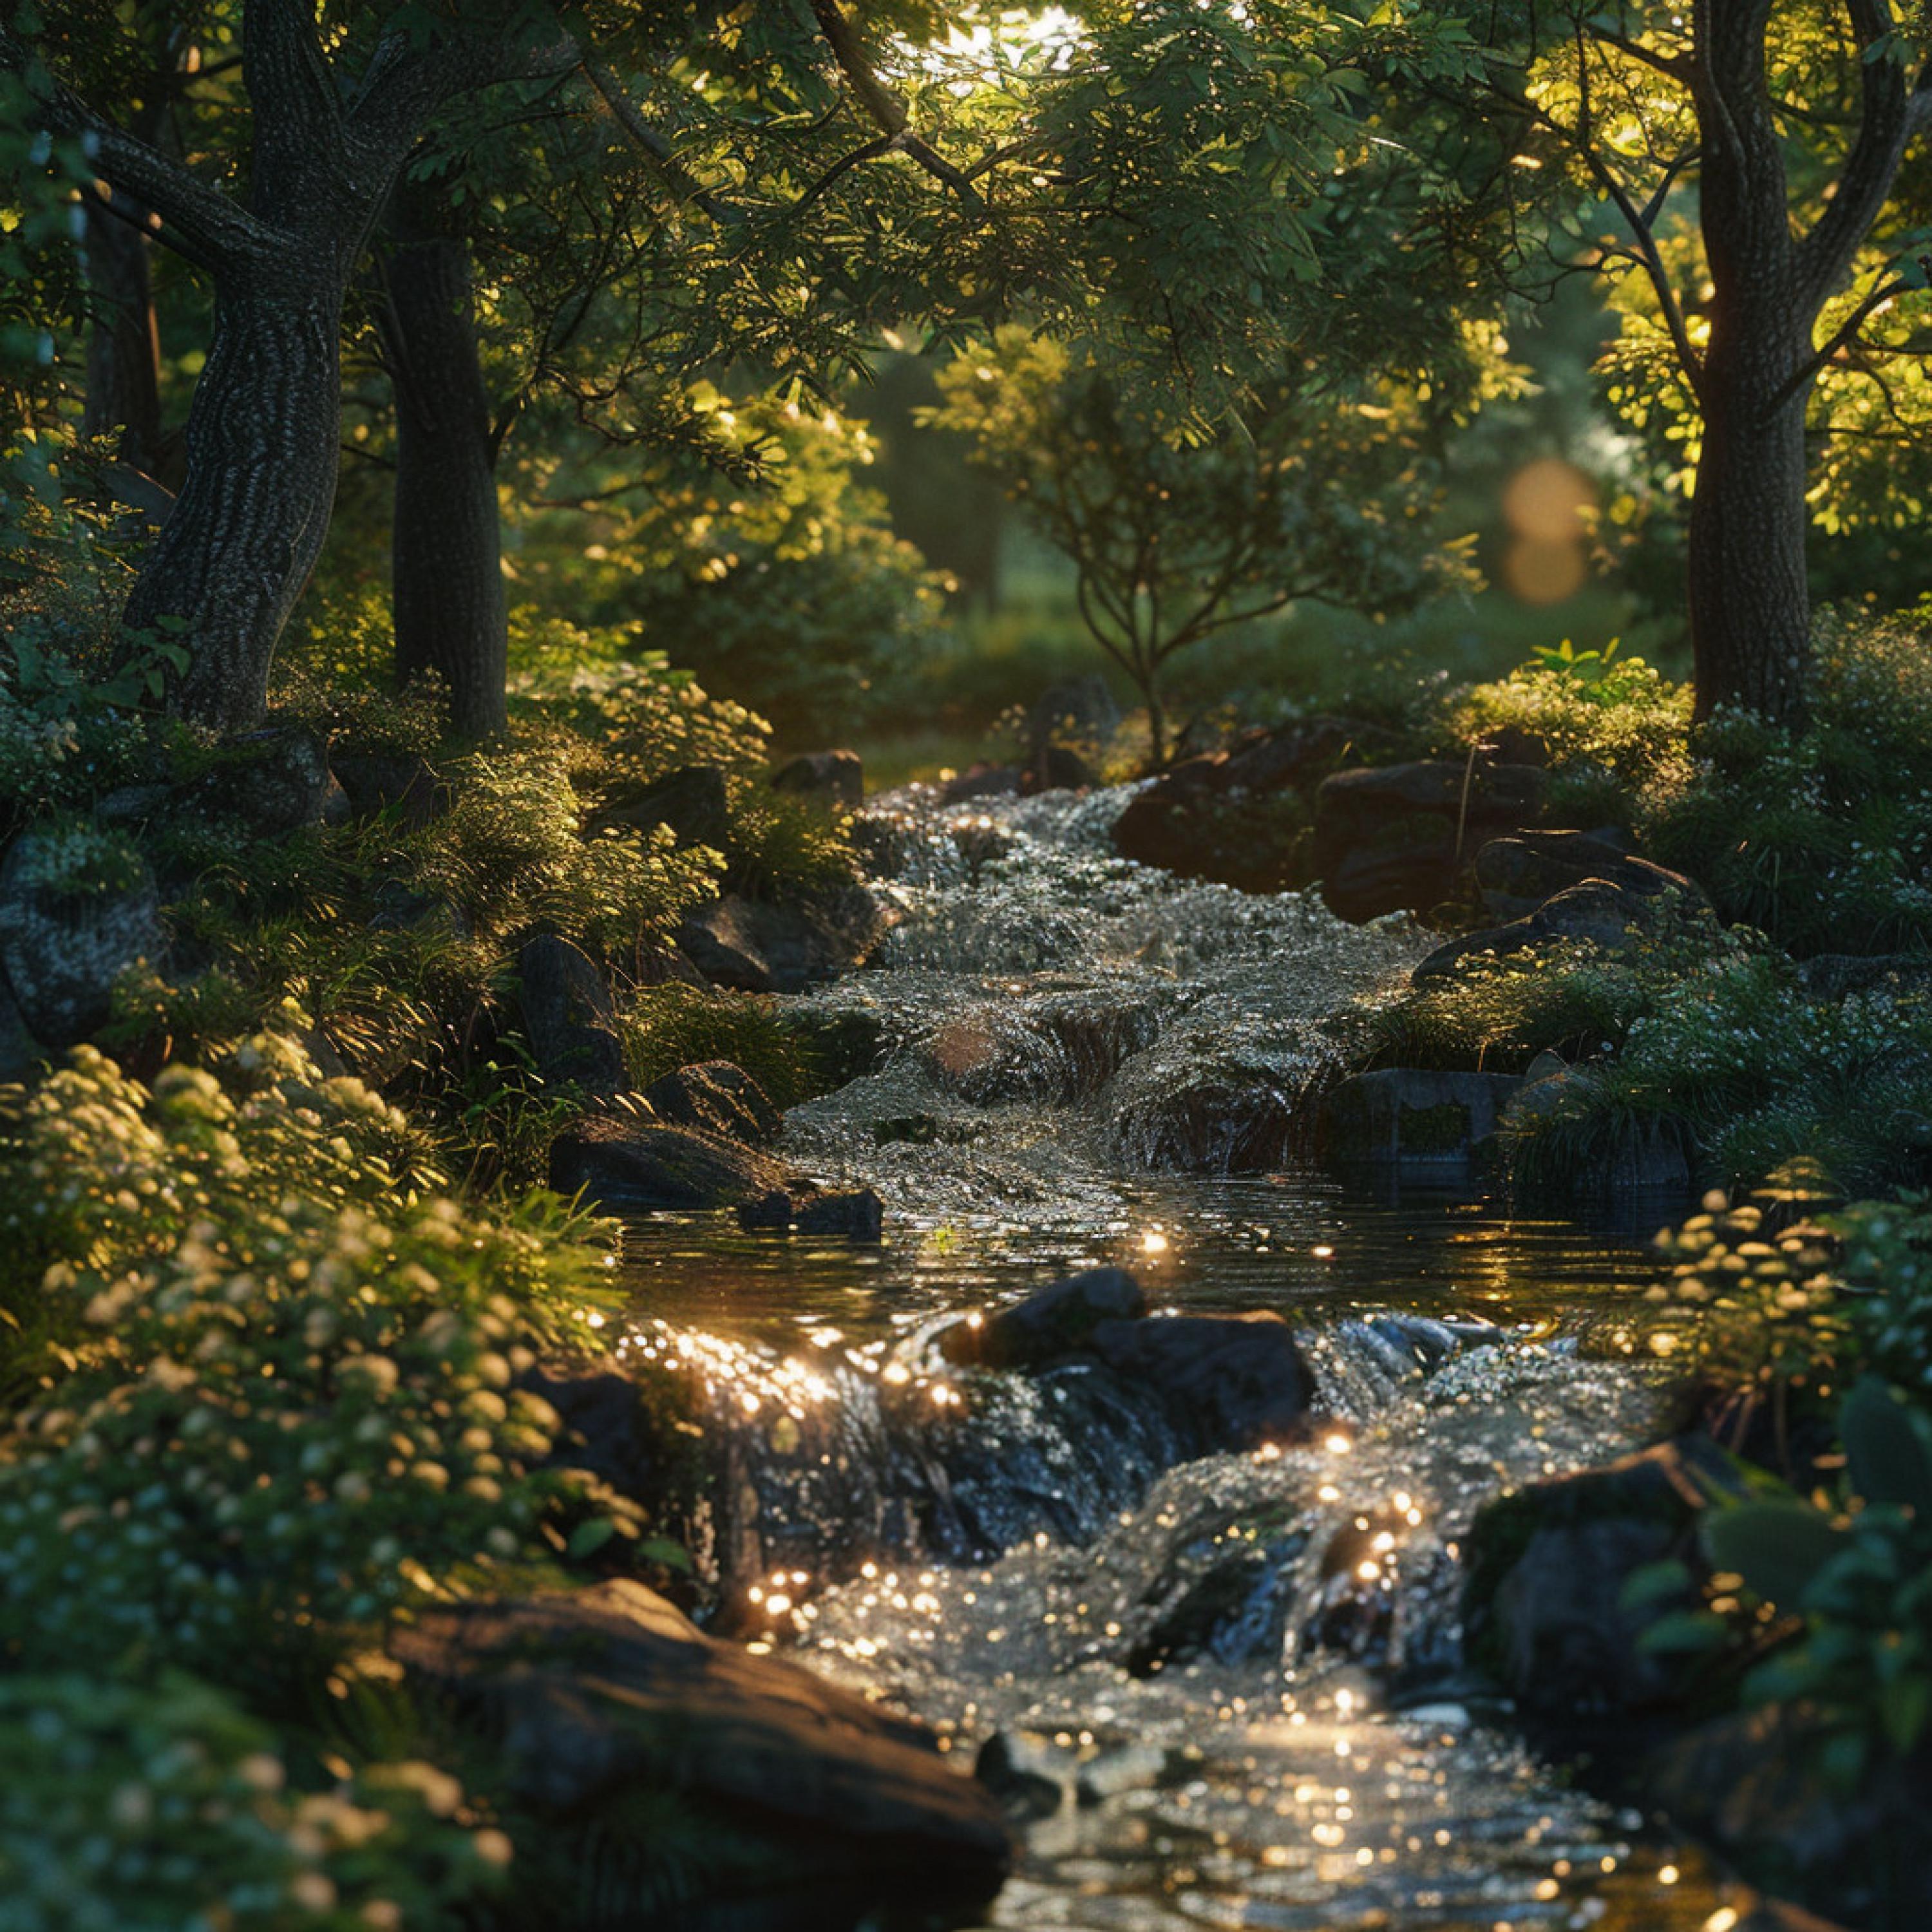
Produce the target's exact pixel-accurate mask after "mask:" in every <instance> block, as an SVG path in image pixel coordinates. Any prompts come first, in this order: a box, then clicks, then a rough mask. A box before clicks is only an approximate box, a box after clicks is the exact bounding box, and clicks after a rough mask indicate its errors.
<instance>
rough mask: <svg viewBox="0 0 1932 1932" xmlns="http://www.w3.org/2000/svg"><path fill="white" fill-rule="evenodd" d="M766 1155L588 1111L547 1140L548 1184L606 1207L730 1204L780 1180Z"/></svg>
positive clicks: (688, 1132)
mask: <svg viewBox="0 0 1932 1932" xmlns="http://www.w3.org/2000/svg"><path fill="white" fill-rule="evenodd" d="M784 1178H785V1176H784V1169H783V1168H781V1166H779V1165H778V1163H777V1162H776V1161H775V1160H772V1158H771V1157H769V1155H767V1154H760V1153H759V1152H757V1151H756V1150H755V1149H754V1148H748V1147H745V1146H742V1145H740V1144H739V1142H736V1141H727V1140H721V1139H718V1137H717V1136H715V1135H712V1134H705V1133H695V1132H694V1131H693V1130H691V1129H690V1128H688V1127H658V1126H654V1125H652V1124H649V1123H646V1122H641V1121H635V1120H631V1119H628V1118H619V1117H617V1116H616V1115H607V1114H592V1115H587V1116H586V1118H584V1119H583V1120H581V1121H578V1122H577V1124H576V1125H575V1126H574V1127H568V1128H566V1129H565V1130H564V1131H563V1132H562V1133H560V1134H559V1135H558V1136H557V1137H556V1139H555V1140H554V1141H553V1142H551V1143H550V1185H551V1187H553V1188H555V1189H556V1191H557V1192H558V1193H559V1194H565V1195H574V1194H576V1193H577V1192H578V1191H579V1190H582V1191H583V1193H585V1194H586V1196H588V1197H589V1199H591V1200H592V1201H593V1202H598V1203H599V1204H601V1205H604V1206H607V1207H610V1208H688V1209H697V1208H730V1207H733V1206H735V1205H736V1204H737V1203H738V1202H740V1201H745V1200H748V1199H752V1198H753V1197H754V1196H760V1195H764V1194H768V1193H770V1192H771V1190H772V1189H773V1188H775V1187H782V1186H783V1184H784Z"/></svg>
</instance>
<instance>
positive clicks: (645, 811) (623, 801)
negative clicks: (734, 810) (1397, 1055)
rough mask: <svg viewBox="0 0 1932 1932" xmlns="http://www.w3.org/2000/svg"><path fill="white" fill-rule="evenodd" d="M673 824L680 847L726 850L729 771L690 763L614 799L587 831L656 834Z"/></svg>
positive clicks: (588, 834)
mask: <svg viewBox="0 0 1932 1932" xmlns="http://www.w3.org/2000/svg"><path fill="white" fill-rule="evenodd" d="M660 825H667V826H670V829H671V831H672V832H673V833H674V834H675V835H676V838H677V842H678V843H679V844H680V845H708V846H709V847H711V848H712V850H714V851H717V850H722V849H723V847H724V841H725V839H726V838H727V836H728V835H729V833H730V800H729V799H728V798H727V796H726V792H725V786H724V772H723V770H722V769H721V767H719V766H716V765H685V766H682V767H681V768H680V769H678V770H676V771H674V772H671V773H670V774H669V775H667V776H666V777H664V778H659V779H658V780H657V781H655V783H654V784H647V785H646V786H644V787H643V788H642V789H641V790H636V791H633V792H631V793H628V794H626V795H624V796H618V797H615V798H613V799H610V800H609V801H608V802H607V803H606V804H605V805H604V806H603V808H601V810H600V811H598V812H597V813H595V814H594V815H593V816H592V818H591V820H590V822H589V824H588V825H587V826H585V828H584V835H585V837H586V838H596V837H598V836H599V835H601V834H602V833H604V832H613V831H631V832H646V833H648V832H654V831H655V830H656V829H657V828H658V826H660Z"/></svg>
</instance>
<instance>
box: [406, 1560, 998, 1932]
mask: <svg viewBox="0 0 1932 1932" xmlns="http://www.w3.org/2000/svg"><path fill="white" fill-rule="evenodd" d="M392 1649H393V1650H394V1652H395V1655H396V1656H397V1658H398V1661H400V1662H401V1664H402V1666H403V1668H404V1672H405V1673H406V1675H407V1679H408V1680H409V1681H410V1682H412V1683H413V1684H414V1685H416V1686H417V1687H419V1689H421V1690H423V1691H429V1692H431V1693H433V1694H434V1696H435V1697H436V1698H437V1701H438V1702H439V1703H440V1704H441V1705H442V1706H443V1707H444V1708H445V1709H447V1710H449V1712H451V1713H452V1715H453V1716H454V1717H455V1719H456V1720H457V1721H458V1722H459V1723H460V1724H463V1725H464V1726H465V1727H466V1728H469V1729H470V1730H474V1731H475V1732H476V1733H478V1735H479V1736H484V1737H487V1738H488V1739H490V1747H489V1748H490V1752H491V1755H492V1757H493V1760H494V1762H495V1763H496V1765H497V1766H498V1768H499V1772H500V1775H501V1776H502V1779H503V1781H504V1783H505V1787H506V1789H507V1790H508V1793H510V1794H511V1796H512V1797H513V1798H514V1800H515V1802H517V1805H518V1806H519V1807H520V1808H526V1809H527V1810H529V1811H531V1812H533V1813H534V1814H535V1815H536V1816H537V1817H538V1819H540V1820H541V1821H542V1822H543V1824H544V1828H545V1829H546V1831H547V1832H556V1833H562V1834H565V1835H580V1840H581V1845H582V1849H583V1855H585V1856H586V1857H589V1858H597V1859H601V1860H602V1861H603V1862H604V1864H605V1865H606V1866H607V1867H609V1870H607V1872H605V1873H603V1874H602V1875H601V1880H600V1889H603V1890H607V1889H608V1888H610V1886H611V1885H620V1884H621V1882H622V1873H624V1872H625V1871H626V1870H640V1869H641V1870H644V1871H646V1872H648V1871H649V1869H650V1854H651V1853H652V1852H653V1851H654V1850H655V1851H656V1852H659V1853H660V1854H661V1855H664V1856H667V1857H668V1856H671V1855H676V1852H678V1850H679V1847H678V1846H675V1845H672V1844H669V1843H666V1844H663V1845H661V1846H653V1845H652V1843H650V1842H649V1840H648V1838H646V1839H645V1840H644V1841H642V1842H639V1841H637V1839H636V1838H635V1835H634V1833H635V1827H634V1826H633V1825H632V1824H631V1823H629V1822H628V1821H629V1820H631V1819H633V1818H634V1817H637V1816H638V1815H639V1814H640V1803H641V1805H642V1808H643V1812H644V1813H645V1814H648V1811H649V1804H650V1800H651V1796H652V1794H653V1793H657V1794H662V1796H661V1797H660V1798H659V1799H658V1802H659V1803H660V1804H661V1803H662V1802H664V1799H668V1798H670V1796H672V1795H673V1794H676V1796H677V1798H678V1799H681V1800H682V1802H683V1805H685V1807H687V1808H688V1807H691V1806H695V1807H697V1808H700V1811H702V1812H703V1814H705V1819H706V1822H709V1823H712V1824H713V1825H714V1826H716V1825H722V1826H726V1827H728V1828H730V1831H731V1833H732V1838H736V1839H737V1841H739V1843H742V1838H743V1836H744V1835H751V1837H753V1838H754V1839H756V1840H759V1841H763V1842H761V1843H759V1844H758V1845H757V1848H756V1849H755V1850H754V1852H753V1853H752V1855H751V1856H749V1857H744V1856H742V1855H740V1857H739V1859H738V1860H737V1861H733V1862H727V1869H726V1870H724V1872H722V1873H718V1874H716V1875H715V1876H714V1875H713V1874H712V1873H709V1872H708V1871H707V1873H706V1891H707V1893H708V1894H710V1895H711V1896H712V1897H714V1898H715V1897H718V1895H719V1894H723V1895H724V1897H731V1896H732V1895H733V1894H734V1893H735V1892H737V1891H739V1890H740V1889H741V1888H742V1890H744V1891H751V1892H756V1893H760V1894H765V1893H769V1892H772V1891H777V1890H778V1889H780V1888H782V1889H783V1891H785V1892H786V1893H787V1894H790V1895H793V1896H796V1894H797V1891H798V1888H799V1887H801V1886H803V1887H805V1888H808V1890H809V1891H810V1894H811V1896H812V1897H814V1900H816V1901H818V1902H820V1903H823V1902H825V1901H826V1900H827V1898H828V1897H829V1896H839V1895H842V1892H843V1889H844V1888H856V1892H857V1894H858V1897H859V1900H860V1901H862V1902H868V1903H871V1904H872V1905H874V1906H877V1905H881V1904H883V1903H887V1902H888V1901H889V1900H892V1898H894V1897H896V1896H897V1895H898V1894H899V1893H900V1892H901V1891H904V1890H906V1889H914V1890H916V1891H917V1892H918V1893H919V1895H920V1896H922V1897H926V1896H930V1895H932V1894H938V1895H939V1896H940V1897H945V1896H947V1895H949V1894H964V1895H965V1896H967V1897H986V1896H990V1894H992V1891H994V1890H995V1888H997V1887H998V1884H999V1882H1000V1880H1001V1878H1002V1877H1003V1876H1004V1873H1005V1871H1006V1869H1007V1858H1008V1849H1007V1834H1006V1830H1005V1827H1004V1825H1003V1823H1001V1818H1000V1816H999V1811H998V1806H997V1805H995V1802H993V1800H992V1798H991V1797H990V1796H989V1794H988V1793H987V1792H986V1790H985V1789H984V1788H983V1787H981V1786H980V1785H978V1784H976V1783H974V1781H972V1780H971V1779H970V1778H965V1777H963V1776H962V1775H959V1773H958V1772H955V1771H953V1770H952V1769H950V1767H949V1766H947V1763H945V1761H944V1759H942V1758H941V1757H940V1756H939V1754H938V1752H937V1751H935V1749H933V1748H932V1741H931V1739H930V1738H929V1736H928V1735H927V1734H926V1733H925V1732H923V1731H922V1730H920V1729H919V1728H918V1727H916V1726H915V1725H913V1724H910V1723H909V1722H907V1721H904V1720H903V1719H900V1718H893V1717H891V1716H889V1715H887V1714H886V1713H885V1712H882V1711H880V1710H879V1709H877V1708H876V1707H874V1706H871V1705H869V1704H867V1703H863V1702H862V1701H861V1700H859V1699H858V1698H856V1697H851V1696H850V1695H848V1694H846V1693H844V1692H843V1691H837V1690H835V1689H833V1688H832V1687H831V1686H830V1685H827V1684H825V1683H823V1682H821V1681H820V1679H817V1678H815V1677H814V1676H811V1674H810V1673H808V1672H806V1671H804V1670H799V1669H797V1668H796V1667H795V1666H793V1665H791V1664H786V1663H783V1662H781V1661H779V1660H778V1658H771V1657H763V1656H754V1655H751V1653H750V1652H747V1651H745V1650H743V1649H739V1647H737V1646H734V1645H731V1644H728V1643H721V1642H719V1641H718V1640H715V1639H714V1638H711V1637H706V1636H705V1635H703V1634H702V1633H701V1632H700V1631H697V1629H696V1628H694V1627H693V1626H692V1625H691V1623H690V1622H688V1620H687V1619H685V1617H683V1616H681V1615H680V1614H679V1613H678V1612H677V1611H676V1610H674V1609H673V1607H671V1606H670V1604H667V1602H665V1601H664V1599H663V1598H661V1597H658V1596H656V1595H654V1594H653V1593H652V1592H650V1591H649V1590H647V1589H644V1588H643V1586H641V1585H639V1584H636V1583H629V1582H626V1581H622V1580H613V1581H611V1582H608V1583H601V1584H598V1585H596V1586H594V1587H592V1588H590V1589H583V1590H577V1591H571V1592H554V1593H547V1594H544V1595H538V1596H534V1597H530V1598H524V1599H523V1600H521V1601H509V1602H496V1603H478V1604H464V1605H463V1606H462V1607H460V1608H458V1609H455V1610H436V1611H432V1612H431V1613H428V1614H427V1615H425V1616H422V1618H420V1619H419V1620H418V1621H417V1622H416V1624H415V1625H413V1626H412V1627H410V1628H403V1629H399V1630H398V1631H396V1633H395V1635H394V1638H393V1641H392ZM684 1829H688V1827H685V1828H684ZM698 1829H699V1835H700V1841H701V1842H703V1843H707V1844H709V1845H712V1846H728V1845H730V1843H731V1842H732V1838H727V1837H726V1836H724V1835H722V1833H714V1832H707V1831H706V1830H705V1829H704V1826H703V1824H702V1823H700V1826H699V1828H698ZM606 1841H608V1843H616V1844H619V1845H621V1846H623V1848H624V1849H625V1852H626V1854H627V1856H626V1858H624V1859H622V1860H619V1861H615V1862H614V1863H613V1861H611V1859H610V1855H609V1852H608V1850H607V1843H606ZM684 1849H685V1854H686V1855H688V1845H687V1846H685V1848H684ZM760 1867H762V1869H760ZM607 1904H608V1909H606V1910H604V1911H603V1912H600V1913H599V1914H598V1921H597V1922H598V1923H601V1924H643V1923H645V1922H646V1921H648V1920H649V1919H651V1918H652V1917H653V1916H654V1907H653V1905H652V1902H651V1900H649V1897H648V1896H638V1897H628V1898H626V1897H617V1898H615V1899H613V1900H609V1901H607ZM859 1915H863V1903H861V1909H860V1912H859Z"/></svg>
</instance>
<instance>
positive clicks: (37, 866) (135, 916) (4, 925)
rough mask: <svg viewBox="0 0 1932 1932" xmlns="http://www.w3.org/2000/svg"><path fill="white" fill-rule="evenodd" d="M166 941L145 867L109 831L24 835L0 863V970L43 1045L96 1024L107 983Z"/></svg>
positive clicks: (80, 1035) (109, 988)
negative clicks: (108, 833) (104, 832)
mask: <svg viewBox="0 0 1932 1932" xmlns="http://www.w3.org/2000/svg"><path fill="white" fill-rule="evenodd" d="M165 945H166V931H165V929H164V928H163V926H162V923H161V911H160V893H159V892H158V890H157V887H156V886H155V883H154V874H153V873H152V872H151V871H150V870H149V869H148V865H147V862H146V861H145V859H142V857H141V856H139V853H136V852H135V851H134V850H133V849H132V847H129V846H127V845H126V844H124V843H122V842H121V841H119V840H118V839H117V838H113V837H112V836H111V835H105V834H101V833H97V832H89V831H85V830H73V831H65V832H26V833H25V834H23V835H22V836H21V837H20V838H17V839H16V840H15V841H13V845H12V846H11V847H10V849H9V850H8V851H7V856H6V859H5V861H4V862H0V976H4V978H5V983H6V984H7V987H8V988H9V989H10V991H11V992H12V994H13V1001H14V1003H15V1004H16V1005H17V1007H18V1010H19V1013H20V1019H21V1022H23V1024H24V1025H25V1026H26V1028H27V1030H28V1032H29V1033H31V1034H32V1035H33V1036H34V1038H35V1039H37V1040H38V1041H39V1042H40V1044H41V1045H42V1046H44V1047H45V1048H46V1049H48V1050H49V1052H55V1053H58V1052H63V1051H65V1049H67V1048H68V1047H70V1046H74V1045H75V1044H76V1043H78V1042H80V1041H81V1040H85V1039H86V1038H87V1037H88V1036H89V1034H92V1032H94V1031H95V1029H96V1028H98V1027H101V1026H102V1025H105V1024H106V1023H107V1020H108V1019H109V1018H110V1015H111V1014H112V1012H113V989H114V983H115V980H116V979H118V977H120V975H121V974H122V973H123V972H124V971H126V970H127V968H129V967H130V966H133V965H136V964H138V963H139V962H141V961H142V960H144V959H158V958H159V957H160V954H161V952H162V950H163V947H164V946H165Z"/></svg>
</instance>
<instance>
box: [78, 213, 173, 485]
mask: <svg viewBox="0 0 1932 1932" xmlns="http://www.w3.org/2000/svg"><path fill="white" fill-rule="evenodd" d="M117 205H118V206H120V207H121V208H122V209H123V210H124V212H123V213H121V214H116V213H113V212H110V211H109V210H108V209H107V208H104V207H103V206H101V204H100V203H98V202H92V201H90V202H87V203H86V221H87V230H86V238H85V242H84V244H83V248H84V252H85V260H86V275H87V293H88V298H89V307H90V308H91V309H92V318H91V325H90V328H89V334H88V340H87V398H86V404H84V406H83V409H82V412H81V419H80V428H81V434H83V436H90V437H92V436H106V435H107V434H110V432H111V431H114V430H116V429H118V430H119V431H121V443H120V448H119V450H118V455H119V456H120V458H121V461H122V462H123V463H131V464H132V465H133V467H134V468H135V469H139V470H142V471H145V472H146V473H147V474H148V475H154V474H156V473H157V468H158V466H159V463H160V447H161V392H160V342H159V339H158V338H157V335H156V334H155V330H154V293H153V290H152V287H151V284H150V283H149V280H148V246H149V244H148V238H147V236H145V235H144V234H143V233H142V232H141V230H140V229H139V227H137V226H136V225H135V224H134V223H133V221H132V220H128V219H127V218H125V216H126V214H131V213H133V211H132V210H130V209H127V208H126V205H125V203H124V202H117Z"/></svg>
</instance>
